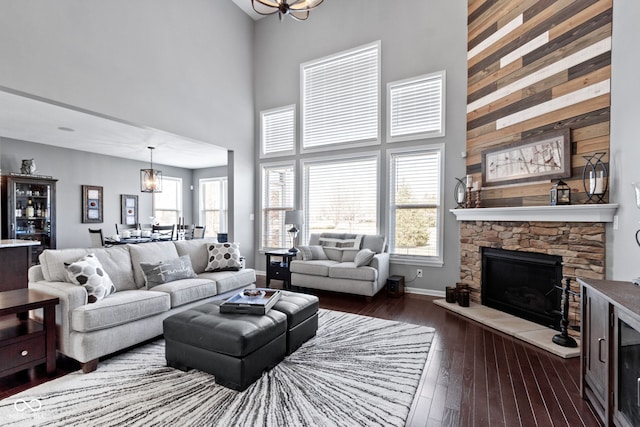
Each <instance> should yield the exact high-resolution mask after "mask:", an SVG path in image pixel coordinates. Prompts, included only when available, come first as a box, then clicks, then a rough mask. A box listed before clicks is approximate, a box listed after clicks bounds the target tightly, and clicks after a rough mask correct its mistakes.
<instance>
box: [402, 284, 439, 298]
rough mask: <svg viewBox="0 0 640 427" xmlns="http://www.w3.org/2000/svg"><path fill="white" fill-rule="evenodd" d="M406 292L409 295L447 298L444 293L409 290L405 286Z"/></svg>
mask: <svg viewBox="0 0 640 427" xmlns="http://www.w3.org/2000/svg"><path fill="white" fill-rule="evenodd" d="M404 291H405V293H407V294H416V295H428V296H431V297H440V298H443V297H444V296H445V292H444V291H434V290H433V289H422V288H409V287H406V286H405V288H404Z"/></svg>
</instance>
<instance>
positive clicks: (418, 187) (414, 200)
mask: <svg viewBox="0 0 640 427" xmlns="http://www.w3.org/2000/svg"><path fill="white" fill-rule="evenodd" d="M442 150H443V148H442V145H438V146H435V147H432V148H428V149H420V150H415V149H414V150H411V151H409V150H406V151H392V152H391V153H390V154H389V182H390V191H389V201H390V204H389V221H390V224H389V228H390V230H389V231H390V232H389V236H390V239H389V248H390V252H391V254H392V256H393V255H402V256H403V257H402V258H405V259H406V260H409V259H413V261H414V262H415V261H416V260H418V261H419V260H420V259H422V260H423V261H425V262H436V263H441V262H442V239H441V234H442V233H441V228H442V223H441V221H442V219H441V218H442V214H441V203H442V194H441V187H442V183H441V179H440V178H441V176H442ZM396 258H397V257H396Z"/></svg>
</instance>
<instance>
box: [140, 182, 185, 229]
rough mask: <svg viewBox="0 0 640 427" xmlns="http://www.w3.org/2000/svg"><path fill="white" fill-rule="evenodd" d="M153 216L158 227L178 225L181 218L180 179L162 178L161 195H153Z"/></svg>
mask: <svg viewBox="0 0 640 427" xmlns="http://www.w3.org/2000/svg"><path fill="white" fill-rule="evenodd" d="M153 216H154V217H155V219H156V221H157V222H158V223H159V224H160V225H171V224H177V223H178V220H179V219H180V217H181V216H182V179H181V178H171V177H167V176H164V177H163V178H162V193H153ZM140 222H142V223H144V221H140Z"/></svg>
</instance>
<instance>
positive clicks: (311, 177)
mask: <svg viewBox="0 0 640 427" xmlns="http://www.w3.org/2000/svg"><path fill="white" fill-rule="evenodd" d="M304 189H305V191H304V214H305V225H304V230H305V236H304V238H303V239H301V241H303V242H306V241H308V238H309V234H310V233H322V232H332V233H357V234H376V233H377V232H378V231H377V230H378V217H377V211H378V208H377V206H378V156H377V155H371V156H366V157H357V158H343V159H325V160H318V161H308V162H305V163H304Z"/></svg>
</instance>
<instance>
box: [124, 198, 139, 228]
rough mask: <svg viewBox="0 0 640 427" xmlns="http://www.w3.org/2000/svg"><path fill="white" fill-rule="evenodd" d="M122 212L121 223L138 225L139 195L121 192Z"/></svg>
mask: <svg viewBox="0 0 640 427" xmlns="http://www.w3.org/2000/svg"><path fill="white" fill-rule="evenodd" d="M120 212H121V213H120V223H121V224H126V225H136V224H137V223H138V196H136V195H133V194H121V195H120Z"/></svg>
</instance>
